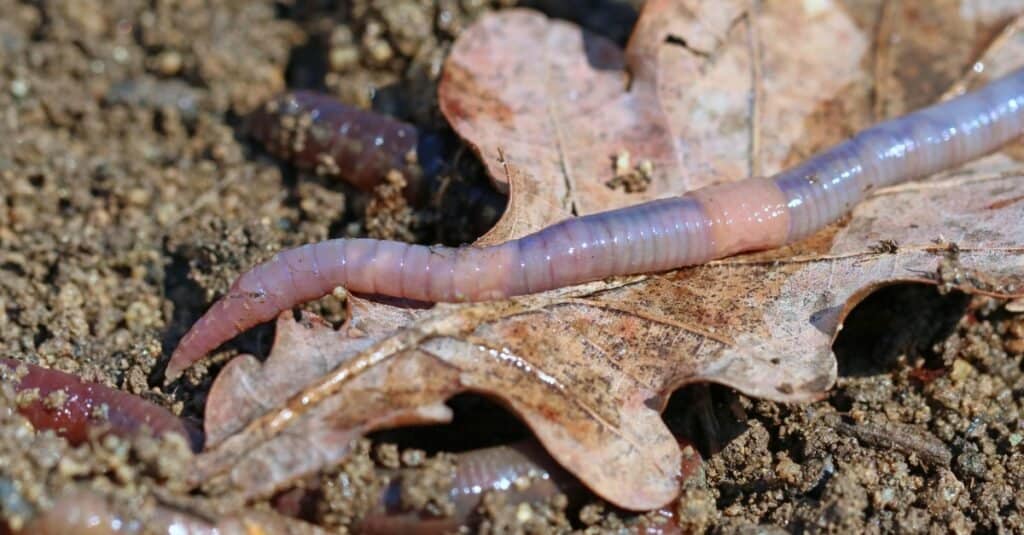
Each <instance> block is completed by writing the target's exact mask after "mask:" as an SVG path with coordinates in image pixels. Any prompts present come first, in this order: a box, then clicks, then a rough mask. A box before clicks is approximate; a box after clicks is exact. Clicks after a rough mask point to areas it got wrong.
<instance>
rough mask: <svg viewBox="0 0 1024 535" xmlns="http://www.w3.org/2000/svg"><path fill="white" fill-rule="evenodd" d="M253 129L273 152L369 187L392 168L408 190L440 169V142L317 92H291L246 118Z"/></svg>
mask: <svg viewBox="0 0 1024 535" xmlns="http://www.w3.org/2000/svg"><path fill="white" fill-rule="evenodd" d="M246 126H247V129H248V131H249V134H250V135H252V136H253V138H255V139H256V140H257V141H259V142H260V143H261V144H262V145H263V146H264V147H265V148H266V149H267V151H268V152H270V153H271V154H273V155H275V156H277V157H279V158H283V159H285V160H288V161H290V162H291V163H293V164H294V165H295V166H296V167H299V168H300V169H305V170H316V171H317V172H320V173H324V174H330V175H338V176H340V177H342V178H343V179H345V181H347V182H349V183H350V184H352V185H353V186H356V187H357V188H359V189H362V190H365V191H369V190H372V189H373V187H374V186H376V185H377V184H380V183H381V182H382V181H383V179H384V177H385V176H386V175H387V173H388V172H389V171H392V170H394V171H399V172H401V173H402V175H403V176H404V177H405V180H406V184H408V186H407V187H408V190H409V194H410V195H411V196H414V195H415V194H418V192H419V190H420V189H421V184H420V183H421V182H422V180H421V179H422V178H424V177H425V176H430V175H432V174H434V173H436V171H437V167H438V166H439V162H440V155H439V153H440V151H441V143H440V141H439V139H438V138H437V137H436V136H434V135H431V134H428V133H423V132H420V131H419V129H417V128H416V127H415V126H413V125H411V124H408V123H403V122H401V121H398V120H396V119H393V118H391V117H388V116H386V115H381V114H378V113H374V112H371V111H366V110H361V109H358V108H353V107H351V106H348V105H345V104H343V103H341V102H338V101H337V100H335V99H334V98H332V97H330V96H328V95H324V94H321V93H316V92H314V91H292V92H289V93H285V94H283V95H280V96H278V97H277V98H274V99H272V100H270V101H269V102H267V103H266V104H264V105H263V106H262V107H261V108H260V109H258V110H256V111H255V112H253V113H252V114H251V115H250V116H249V117H248V118H247V125H246Z"/></svg>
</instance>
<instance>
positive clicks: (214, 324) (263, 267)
mask: <svg viewBox="0 0 1024 535" xmlns="http://www.w3.org/2000/svg"><path fill="white" fill-rule="evenodd" d="M1022 128H1024V70H1017V71H1015V72H1013V73H1011V74H1010V75H1008V76H1006V77H1004V78H1001V79H999V80H996V81H994V82H992V83H990V84H988V85H987V86H985V87H984V88H981V89H979V90H977V91H974V92H972V93H968V94H966V95H963V96H960V97H957V98H954V99H952V100H949V101H947V102H944V103H941V104H937V105H934V106H931V107H929V108H925V109H922V110H919V111H917V112H914V113H911V114H909V115H907V116H904V117H901V118H898V119H893V120H890V121H886V122H883V123H880V124H878V125H876V126H874V127H872V128H869V129H867V130H865V131H863V132H861V133H859V134H857V135H856V136H854V137H853V138H852V139H850V140H848V141H846V142H844V143H841V144H839V145H836V146H835V147H833V148H831V149H829V150H826V151H824V152H822V153H820V154H818V155H816V156H814V157H813V158H811V159H810V160H808V161H806V162H804V163H802V164H800V165H798V166H796V167H793V168H791V169H789V170H786V171H783V172H781V173H779V174H777V175H775V176H774V177H771V178H751V179H747V180H743V181H740V182H734V183H730V184H721V185H714V186H708V187H704V188H700V189H698V190H695V191H691V192H689V193H687V194H685V195H683V196H681V197H674V198H669V199H660V200H656V201H651V202H648V203H644V204H639V205H636V206H631V207H628V208H622V209H619V210H612V211H608V212H601V213H597V214H592V215H588V216H584V217H577V218H574V219H569V220H566V221H563V222H561V223H558V224H555V225H552V226H550V227H547V228H545V229H542V230H540V231H538V232H536V233H534V234H531V235H529V236H525V237H523V238H521V239H517V240H512V241H508V242H505V243H502V244H499V245H494V246H490V247H460V248H448V247H426V246H422V245H410V244H406V243H397V242H391V241H378V240H368V239H353V240H348V239H336V240H328V241H324V242H320V243H314V244H309V245H304V246H302V247H298V248H296V249H291V250H288V251H284V252H282V253H279V254H278V255H276V256H275V257H274V258H273V259H271V260H269V261H268V262H266V263H263V264H260V265H258V266H256V267H255V268H253V269H252V270H251V271H249V272H247V273H245V274H244V275H242V276H241V277H239V279H238V280H237V281H235V283H234V285H233V286H232V287H231V289H230V290H229V291H228V293H227V295H225V296H224V297H223V298H221V299H220V300H219V301H218V302H216V303H214V305H213V306H212V307H211V308H210V310H208V311H207V312H206V314H205V315H204V316H203V317H202V318H200V319H199V321H198V322H197V323H196V324H195V325H194V326H193V327H192V329H191V330H190V331H189V332H188V333H187V334H186V335H185V337H184V338H183V339H182V341H181V343H180V344H179V346H178V348H177V349H176V350H175V352H174V354H173V355H172V356H171V360H170V362H169V363H168V366H167V377H168V380H171V379H173V378H174V377H177V376H178V375H179V374H180V373H181V371H182V370H184V369H185V368H186V367H187V366H189V365H190V364H191V363H192V362H195V361H196V360H198V359H200V358H202V357H203V355H205V354H206V353H208V352H209V351H211V350H212V349H214V348H216V347H217V346H219V345H220V344H221V343H223V342H225V341H226V340H229V339H231V338H233V337H234V336H235V335H237V334H238V333H240V332H242V331H244V330H246V329H248V328H249V327H252V326H253V325H256V324H258V323H262V322H265V321H268V320H270V319H272V318H274V317H275V316H277V314H278V313H280V312H282V311H284V310H287V309H289V308H291V307H293V306H295V305H297V304H300V303H303V302H306V301H310V300H313V299H317V298H318V297H321V296H323V295H326V294H327V293H330V292H331V291H332V290H333V289H334V288H336V287H338V286H343V287H345V288H347V289H348V290H351V291H354V292H359V293H367V294H382V295H388V296H393V297H402V298H409V299H415V300H420V301H433V302H437V301H483V300H490V299H503V298H507V297H510V296H514V295H521V294H529V293H535V292H541V291H544V290H549V289H552V288H558V287H562V286H568V285H572V284H579V283H583V282H587V281H592V280H597V279H602V278H605V277H610V276H615V275H629V274H636V273H651V272H657V271H663V270H667V269H673V268H679V267H683V266H690V265H695V264H701V263H704V262H707V261H709V260H713V259H716V258H722V257H725V256H729V255H732V254H736V253H739V252H743V251H752V250H759V249H770V248H774V247H779V246H781V245H784V244H786V243H790V242H793V241H796V240H799V239H801V238H804V237H806V236H808V235H810V234H813V233H814V232H816V231H818V230H819V229H821V228H823V227H824V226H826V225H828V224H829V223H831V222H833V221H836V220H837V219H838V218H839V217H841V216H842V215H843V214H845V213H847V212H848V211H849V210H850V209H851V208H852V207H853V206H854V205H855V204H857V203H858V202H860V200H861V199H863V198H864V196H865V195H866V194H867V193H868V192H870V191H871V190H873V189H877V188H880V187H883V186H888V185H891V184H894V183H897V182H901V181H905V180H910V179H914V178H920V177H924V176H927V175H930V174H932V173H935V172H938V171H941V170H943V169H949V168H952V167H955V166H957V165H959V164H961V163H963V162H966V161H968V160H971V159H974V158H977V157H979V156H982V155H984V154H987V153H989V152H992V151H994V150H996V149H998V148H999V147H1001V146H1003V145H1004V144H1006V143H1007V142H1009V141H1011V140H1013V139H1015V138H1017V137H1018V136H1019V135H1020V134H1021V133H1022Z"/></svg>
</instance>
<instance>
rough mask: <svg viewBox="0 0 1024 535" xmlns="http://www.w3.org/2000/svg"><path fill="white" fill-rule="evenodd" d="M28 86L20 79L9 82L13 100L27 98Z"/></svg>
mask: <svg viewBox="0 0 1024 535" xmlns="http://www.w3.org/2000/svg"><path fill="white" fill-rule="evenodd" d="M28 90H29V85H28V82H27V81H25V80H22V79H21V78H18V79H15V80H12V81H11V95H12V96H14V97H15V98H25V97H26V96H28Z"/></svg>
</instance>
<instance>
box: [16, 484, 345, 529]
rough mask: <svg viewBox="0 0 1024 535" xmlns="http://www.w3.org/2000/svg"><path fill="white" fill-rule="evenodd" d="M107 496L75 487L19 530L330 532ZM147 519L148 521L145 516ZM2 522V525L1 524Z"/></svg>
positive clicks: (250, 514)
mask: <svg viewBox="0 0 1024 535" xmlns="http://www.w3.org/2000/svg"><path fill="white" fill-rule="evenodd" d="M117 509H118V508H116V507H114V506H113V504H111V503H110V502H109V501H108V500H107V499H105V498H104V497H102V496H100V495H99V494H97V493H96V492H94V491H90V490H87V489H84V488H83V489H78V488H75V489H72V490H70V491H67V492H65V493H64V494H63V495H61V496H59V497H58V498H57V500H56V502H55V503H54V505H53V507H52V508H50V509H47V510H46V511H41V512H39V513H38V514H37V516H36V517H35V518H33V519H32V520H31V521H29V523H28V524H27V525H26V526H25V527H24V529H22V530H19V531H17V533H31V534H33V535H51V534H52V535H137V534H139V535H141V534H143V533H188V534H191V535H250V534H253V533H280V534H282V535H326V533H327V532H326V531H324V530H322V529H320V528H318V527H316V526H313V525H311V524H306V523H304V522H299V521H295V520H292V519H289V518H287V517H284V516H281V515H278V514H275V513H273V512H271V511H258V510H249V511H243V512H242V513H239V514H236V515H228V516H225V517H223V518H220V519H218V520H217V521H215V522H210V521H208V520H205V519H203V518H201V517H199V516H198V515H195V514H192V513H187V512H185V511H179V510H176V509H174V508H171V507H168V506H165V505H161V504H156V505H154V506H152V508H150V510H149V511H148V512H146V514H139V513H140V512H139V511H136V512H135V513H136V514H135V515H131V514H125V513H124V512H122V511H119V510H117ZM143 520H144V521H143ZM0 526H2V525H0Z"/></svg>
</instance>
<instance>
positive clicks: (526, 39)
mask: <svg viewBox="0 0 1024 535" xmlns="http://www.w3.org/2000/svg"><path fill="white" fill-rule="evenodd" d="M753 5H754V6H755V7H754V8H752V9H753V10H752V11H750V10H748V11H744V10H745V9H747V7H746V6H747V4H746V3H743V4H731V3H713V4H712V3H701V2H679V1H669V0H651V1H649V2H648V3H647V7H646V8H645V11H644V13H643V15H642V17H641V20H640V21H639V22H638V29H637V30H636V32H635V34H634V37H633V39H632V41H631V42H630V47H629V48H628V49H627V50H626V51H625V52H624V53H622V52H619V51H618V50H616V49H615V48H614V47H613V46H612V45H611V44H609V43H608V42H606V41H604V40H602V39H600V38H598V37H596V36H593V35H589V34H586V33H585V32H582V31H581V30H579V29H578V28H575V27H574V26H571V25H568V24H566V23H564V22H558V21H551V20H548V19H546V18H544V17H543V16H541V15H538V14H535V13H532V12H528V11H522V10H512V11H506V12H501V13H498V14H496V15H491V16H487V17H485V18H483V19H482V20H481V21H480V22H479V23H477V24H476V25H474V26H473V27H471V28H469V29H468V30H467V31H466V32H465V33H464V34H463V36H462V37H460V39H459V41H458V42H457V43H456V45H455V47H454V49H453V51H452V55H451V58H450V59H449V63H448V65H447V67H446V74H445V79H444V83H443V85H442V88H441V90H442V91H441V94H442V96H441V98H442V105H443V106H444V109H445V110H446V113H447V114H448V116H449V119H450V120H451V121H452V123H453V125H454V126H455V127H456V128H457V129H458V130H459V131H460V133H462V134H463V135H464V136H466V137H467V138H469V139H470V140H471V142H472V143H474V144H475V145H476V146H477V149H478V150H479V152H480V153H481V156H482V157H483V159H484V161H485V162H486V163H487V165H488V166H489V167H490V168H491V172H492V174H493V175H494V176H495V177H497V178H496V180H503V181H507V183H508V184H510V192H511V195H512V199H511V201H510V208H509V210H508V212H507V213H506V215H505V217H504V218H503V219H502V221H501V222H500V223H499V225H498V227H496V229H495V230H494V231H492V233H491V234H489V235H488V236H487V237H485V238H484V240H486V241H489V242H496V241H501V240H503V239H508V238H510V237H515V236H520V235H522V234H525V233H528V232H530V231H533V230H536V228H538V226H540V225H543V224H546V223H547V222H550V221H552V220H555V219H559V218H562V217H565V216H567V215H569V214H571V213H587V212H593V211H597V210H601V209H607V208H611V207H615V206H621V205H624V204H631V203H633V202H639V201H642V200H645V199H648V198H653V197H658V196H665V195H669V194H676V193H681V192H683V191H685V190H687V189H691V188H694V187H699V186H701V185H705V184H708V183H712V182H717V181H727V180H736V179H740V178H744V177H746V176H748V175H752V174H760V173H771V172H774V171H776V170H778V169H780V168H781V167H782V166H784V165H788V164H790V163H793V162H795V161H798V160H799V159H801V158H803V157H805V156H807V155H809V154H810V153H811V152H813V151H815V150H817V149H820V148H823V147H825V146H827V145H828V144H830V143H833V142H835V141H839V140H840V139H841V138H842V137H844V136H845V135H847V134H849V133H852V131H853V130H854V129H856V128H859V127H862V126H866V125H867V124H869V123H870V122H872V120H873V119H872V117H871V113H872V112H871V110H873V109H875V106H873V105H872V102H871V99H870V95H871V93H872V91H871V88H872V85H873V79H872V76H871V75H869V74H868V73H867V72H866V70H865V69H866V68H868V67H866V66H865V65H867V66H870V65H871V61H869V58H868V57H867V54H869V53H870V44H871V42H872V39H871V37H870V35H869V32H872V31H874V28H877V27H878V24H877V23H878V21H877V20H876V19H870V17H865V16H863V13H861V14H859V15H860V17H854V16H853V14H852V13H850V12H847V11H846V10H845V9H844V8H840V7H837V6H831V5H830V4H829V3H828V2H824V1H823V2H804V3H797V2H768V3H765V4H763V5H762V4H753ZM878 13H880V12H878ZM964 23H965V24H975V22H973V21H966V22H964ZM1019 41H1022V39H1021V37H1020V32H1019V31H1017V30H1013V31H1012V32H1011V33H1010V34H1007V36H1006V37H1005V38H1004V39H1002V40H999V39H997V40H996V44H994V45H993V47H992V48H991V50H989V51H988V53H987V55H986V56H985V57H984V58H982V59H983V61H985V62H986V63H985V64H986V66H987V69H986V73H988V72H999V71H1000V70H1001V69H1005V68H1007V67H1009V66H1010V64H1009V63H1008V61H1012V58H1013V55H1012V54H1008V53H1007V52H1006V50H1009V49H1012V48H1013V47H1014V46H1016V43H1018V42H1019ZM1018 57H1019V56H1018ZM963 67H964V69H963V70H964V72H966V71H967V68H966V67H967V66H966V65H964V66H963ZM627 68H628V69H629V72H630V73H632V79H631V80H632V81H631V83H630V82H629V80H630V78H629V77H628V76H626V74H625V73H626V71H624V70H623V69H627ZM898 83H901V84H902V83H903V82H898ZM908 85H909V84H908ZM914 87H923V85H921V84H917V83H915V84H914ZM939 90H941V88H936V91H939ZM938 97H939V95H938V93H934V94H932V95H931V98H932V100H934V99H937V98H938ZM623 151H628V152H629V153H630V155H631V158H633V159H634V161H638V160H639V159H641V158H643V159H649V160H651V161H652V162H653V164H654V173H653V175H652V177H651V178H652V181H651V184H650V187H649V188H648V189H647V190H646V191H644V192H642V193H635V194H627V193H625V192H622V191H619V190H613V189H609V188H608V186H606V185H605V184H606V182H607V181H608V179H610V178H612V175H613V171H614V170H613V167H612V159H613V158H614V157H615V156H616V155H617V154H619V153H621V152H623ZM1020 176H1021V175H1020V165H1019V164H1017V163H1016V161H1015V160H1013V159H1011V158H1010V157H1008V156H1007V155H1005V154H998V155H994V156H991V157H988V158H986V159H983V160H980V161H978V162H974V163H973V164H971V165H969V166H966V167H965V168H963V169H959V170H953V171H951V172H948V173H945V174H942V175H939V176H936V177H933V178H932V179H929V180H927V181H922V182H915V183H910V184H905V185H901V186H897V187H892V188H886V189H884V190H880V191H877V192H875V193H874V195H872V196H871V197H870V198H869V199H868V200H867V201H865V202H864V203H862V204H861V205H859V206H858V207H857V208H856V210H855V211H854V213H853V214H852V215H851V217H849V218H848V219H847V220H846V221H845V222H843V223H842V224H837V225H834V226H833V227H831V228H829V229H826V230H824V231H822V232H821V233H819V234H817V235H816V236H814V237H812V238H811V239H809V240H806V241H804V242H802V243H799V244H796V245H794V246H791V247H787V248H784V249H781V250H777V251H769V252H764V253H759V254H752V255H744V256H739V257H733V258H729V259H725V260H721V261H716V262H712V263H709V264H707V265H704V266H698V267H695V268H689V269H684V270H679V271H676V272H671V273H667V274H660V275H651V276H642V277H630V278H620V279H616V280H610V281H603V282H596V283H590V284H585V285H580V286H576V287H572V288H564V289H560V290H555V291H552V292H547V293H544V294H540V295H535V296H529V297H525V298H519V299H514V300H510V301H507V302H500V303H485V304H473V305H438V306H436V307H434V308H433V309H430V310H425V311H404V310H401V309H395V308H391V307H384V306H383V305H376V304H369V303H366V302H364V301H360V300H353V303H354V305H353V306H354V310H353V313H352V318H351V319H350V321H349V322H348V324H347V325H346V326H345V327H343V328H342V329H341V330H340V331H333V330H332V329H330V327H329V326H327V325H325V324H323V323H322V322H320V321H318V320H316V319H309V318H307V319H305V320H304V321H302V322H295V321H294V320H293V319H292V318H291V317H290V315H289V314H285V315H283V316H282V317H281V318H279V320H278V339H277V341H276V342H275V345H274V348H273V350H272V352H271V355H270V357H269V359H268V360H267V363H266V364H264V365H263V366H262V367H260V366H259V365H258V364H256V362H255V361H254V360H252V359H251V357H248V358H244V359H239V360H236V361H235V362H233V363H232V364H231V365H229V367H228V368H227V369H226V370H225V372H224V373H223V374H222V375H221V376H220V377H219V378H218V380H217V382H216V384H215V385H214V388H213V390H212V391H211V393H210V399H209V403H208V409H207V410H208V414H209V416H208V419H207V430H208V434H209V437H210V442H211V444H213V446H212V448H211V449H210V450H209V451H208V452H206V453H204V454H202V455H201V456H200V457H199V458H198V461H197V465H196V470H195V473H194V479H195V481H196V482H197V483H199V482H204V481H205V482H208V483H210V484H211V485H212V486H213V487H214V488H217V489H219V490H221V491H223V492H229V493H231V494H232V495H234V496H237V497H240V498H243V499H249V498H252V497H255V496H261V495H267V494H269V493H271V492H273V491H274V490H275V489H278V488H280V487H282V486H283V485H285V484H287V483H288V482H289V481H291V480H293V479H294V478H296V477H299V476H300V475H302V474H307V473H310V472H314V471H316V470H318V469H319V468H321V467H322V466H324V465H327V464H331V463H334V462H336V461H337V460H338V459H340V458H341V457H343V456H344V454H345V450H346V447H347V444H348V442H349V441H350V440H351V439H352V438H354V437H356V436H358V435H360V434H362V433H365V432H367V431H369V430H371V429H376V428H380V427H386V426H394V425H404V424H408V423H421V422H431V421H445V420H446V419H448V418H450V413H449V411H447V409H446V408H445V407H444V405H443V401H444V400H445V399H447V398H448V397H450V396H451V395H453V394H455V393H457V392H462V391H474V392H479V393H484V394H486V395H488V396H492V397H494V398H496V399H498V400H499V401H501V402H502V403H504V404H505V405H506V406H507V407H508V408H509V409H511V410H512V411H513V412H515V413H516V414H517V415H519V416H520V417H521V418H522V419H523V421H524V422H526V423H527V424H528V425H529V426H530V428H531V429H532V430H533V431H534V432H535V434H536V435H537V437H538V439H539V440H540V441H541V443H542V444H543V445H544V446H545V448H547V450H548V451H549V452H550V453H551V455H552V457H554V458H555V459H556V460H557V461H558V462H559V463H561V464H562V465H563V466H565V467H566V468H567V469H568V470H569V471H571V472H572V473H573V474H575V475H576V476H577V477H579V478H580V479H581V480H582V481H583V482H584V483H585V484H586V485H587V486H589V487H590V488H591V489H592V490H593V491H594V492H596V493H597V494H599V495H601V496H603V497H604V498H606V499H608V500H609V501H611V502H613V503H615V504H616V505H619V506H622V507H625V508H630V509H652V508H656V507H658V506H661V505H663V504H665V503H666V502H668V501H669V500H670V499H672V498H673V497H674V496H675V494H676V493H677V486H676V484H675V479H674V477H675V474H676V472H677V471H678V467H679V459H680V453H679V449H678V447H677V445H676V442H675V440H674V439H673V437H672V435H671V434H670V433H669V432H668V430H667V428H666V427H665V425H664V424H663V423H662V421H661V419H660V417H659V412H660V411H661V409H662V408H663V407H664V404H665V402H666V400H667V398H668V396H669V395H670V394H671V392H672V391H673V390H675V389H676V388H678V387H679V386H681V385H684V384H688V383H692V382H697V381H713V382H717V383H721V384H725V385H729V386H732V387H735V388H737V389H738V390H741V391H743V392H745V393H747V394H750V395H754V396H759V397H764V398H768V399H773V400H780V401H804V400H810V399H815V398H817V397H820V396H821V395H823V393H824V392H825V391H826V390H827V389H828V388H830V387H831V385H832V384H833V382H834V380H835V376H836V364H835V360H834V358H833V356H832V353H831V349H830V345H831V342H832V339H833V337H834V336H835V333H836V332H837V330H838V328H839V327H840V325H841V323H842V320H843V317H844V316H845V315H846V313H847V312H848V311H849V309H850V308H852V307H853V306H854V305H855V304H856V303H857V302H858V301H859V300H861V299H862V298H863V297H865V296H866V295H867V294H868V293H870V292H871V291H872V290H873V289H875V288H877V287H879V286H881V285H886V284H893V283H895V282H901V281H914V282H923V283H930V284H937V285H942V287H944V288H945V289H953V288H956V289H961V290H963V291H968V292H974V293H985V294H990V295H1000V296H1017V295H1022V288H1024V274H1022V273H1024V270H1022V266H1024V248H1022V244H1024V228H1022V226H1021V225H1020V221H1021V217H1022V216H1024V185H1022V183H1021V180H1020ZM881 242H885V243H887V244H888V245H887V246H885V247H880V246H879V244H880V243H881ZM892 242H896V243H897V245H895V246H894V245H893V243H892Z"/></svg>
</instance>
